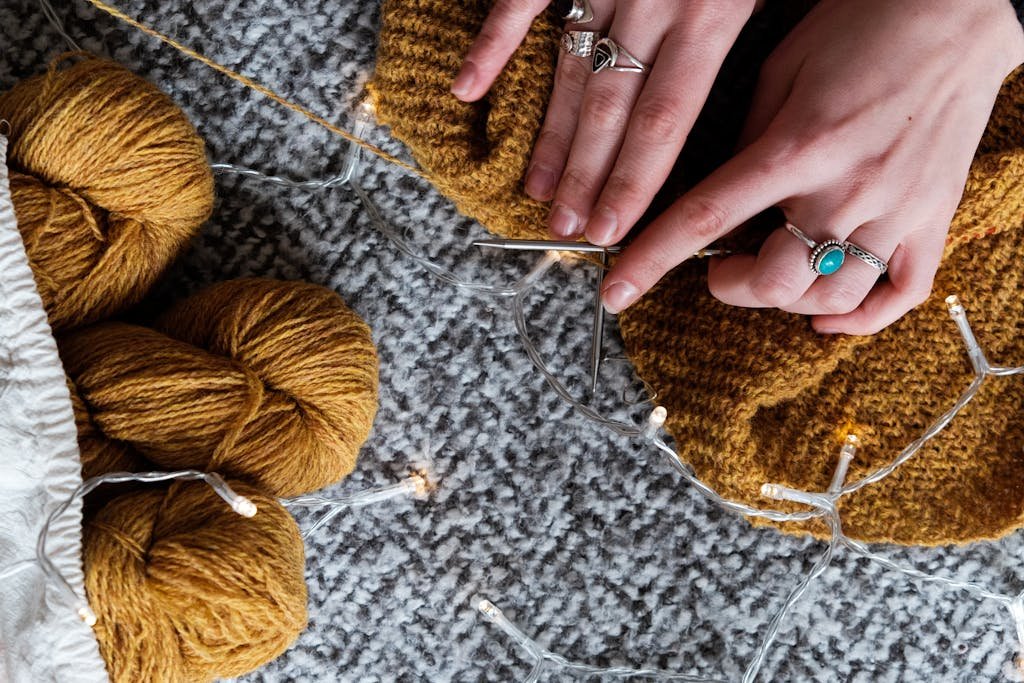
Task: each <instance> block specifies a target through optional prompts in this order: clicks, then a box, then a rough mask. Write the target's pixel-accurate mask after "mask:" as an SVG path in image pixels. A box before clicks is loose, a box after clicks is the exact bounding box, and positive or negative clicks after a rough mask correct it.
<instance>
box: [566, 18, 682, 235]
mask: <svg viewBox="0 0 1024 683" xmlns="http://www.w3.org/2000/svg"><path fill="white" fill-rule="evenodd" d="M651 29H652V25H651V21H650V18H649V17H647V16H645V15H644V14H643V13H640V12H636V11H632V12H629V13H626V12H619V13H617V14H616V15H615V19H614V20H613V22H612V27H611V29H610V30H609V36H613V37H614V40H615V42H616V43H618V44H619V45H620V46H621V49H623V50H626V51H628V52H629V54H632V55H633V56H634V57H636V59H638V60H640V61H641V62H643V63H644V64H648V65H649V64H651V63H652V62H653V60H654V57H655V55H656V54H657V52H658V45H659V44H660V43H661V39H662V35H663V34H662V31H661V30H660V29H658V28H655V29H654V30H651ZM618 63H619V64H629V60H628V59H627V58H626V57H625V56H624V55H620V56H619V58H618ZM645 78H646V74H642V73H623V72H615V71H609V70H605V71H601V72H600V73H595V74H592V75H591V76H590V78H589V80H588V81H587V87H586V90H585V92H584V95H583V103H582V106H581V109H580V116H579V123H578V125H577V127H576V134H575V135H574V136H573V141H572V146H571V148H570V150H569V158H568V160H567V161H566V166H565V172H564V173H563V174H562V177H561V180H560V182H559V184H558V188H557V190H556V191H555V199H554V204H553V205H552V210H551V219H550V228H551V232H552V234H553V235H555V236H556V237H559V238H562V239H566V238H573V237H576V236H578V235H580V234H581V233H582V232H583V227H584V226H585V225H586V223H587V220H588V219H589V216H590V211H591V207H593V205H594V200H596V199H597V195H598V193H599V192H600V190H601V187H603V186H604V183H605V180H606V179H607V178H608V174H609V172H610V171H611V168H612V165H613V163H614V161H615V157H616V156H617V155H618V153H619V148H620V146H621V145H622V139H623V137H624V136H625V133H626V126H627V125H628V123H629V118H630V115H631V113H632V111H633V105H634V104H635V102H636V100H637V97H638V96H639V94H640V91H641V89H642V88H643V85H644V80H645Z"/></svg>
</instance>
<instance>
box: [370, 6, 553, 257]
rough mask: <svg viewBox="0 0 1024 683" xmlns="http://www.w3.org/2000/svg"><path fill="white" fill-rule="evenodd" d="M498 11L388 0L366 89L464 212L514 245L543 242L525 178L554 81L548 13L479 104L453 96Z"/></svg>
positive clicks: (381, 116)
mask: <svg viewBox="0 0 1024 683" xmlns="http://www.w3.org/2000/svg"><path fill="white" fill-rule="evenodd" d="M492 4H493V3H492V2H489V1H487V0H467V1H464V2H433V1H419V0H417V1H414V2H409V1H408V0H385V2H384V3H383V5H382V7H381V32H380V45H379V47H378V51H377V68H376V73H375V74H374V77H373V81H372V82H371V83H370V84H369V86H368V87H369V90H370V94H371V96H372V98H373V102H374V105H375V107H376V110H377V118H378V120H379V121H380V122H381V123H384V124H387V125H390V126H391V129H392V131H393V133H394V135H395V137H397V138H398V139H399V140H402V141H403V142H405V143H406V144H407V145H408V146H409V148H410V149H411V150H412V153H413V156H415V157H416V161H417V162H419V164H420V166H421V167H423V168H424V169H425V170H426V171H427V172H428V173H429V174H431V177H432V179H433V181H434V182H435V184H436V185H437V188H438V189H439V190H440V191H441V192H442V193H444V194H445V195H446V196H447V197H449V198H451V199H452V201H454V202H455V205H456V207H458V209H459V211H461V212H462V213H464V214H466V215H467V216H471V217H473V218H476V219H477V220H479V221H480V222H481V223H483V224H484V225H486V226H487V227H488V228H489V229H490V230H492V231H494V232H497V233H499V234H502V235H506V236H508V237H516V238H528V237H530V238H532V237H543V236H544V235H545V234H546V232H547V228H546V226H547V214H548V210H547V207H546V206H545V205H544V204H541V203H540V202H537V201H535V200H533V199H530V198H529V197H527V196H526V194H525V193H524V192H523V182H522V178H523V175H524V173H525V172H526V165H527V163H528V162H529V160H530V150H531V149H532V148H533V140H534V138H535V137H536V136H537V133H538V132H539V131H540V125H541V122H542V118H541V116H538V114H542V113H543V111H544V108H545V106H546V104H547V99H548V93H549V91H550V89H551V81H552V79H553V78H554V66H555V52H554V51H553V50H552V47H553V46H554V45H555V41H556V40H557V37H558V32H557V31H556V29H555V25H554V23H553V22H552V21H551V20H550V18H548V17H547V16H546V15H542V16H541V17H540V18H539V19H538V20H537V21H536V22H535V23H534V27H533V29H532V30H531V31H530V34H529V35H528V36H527V37H526V40H525V41H524V42H523V44H522V46H520V48H519V50H517V51H516V54H515V56H514V57H513V59H512V60H511V61H510V62H509V64H508V66H507V67H506V68H505V70H504V71H503V72H502V74H501V75H500V76H499V77H498V79H497V80H496V81H495V83H494V86H493V87H492V88H491V91H490V93H489V94H488V95H487V96H486V97H485V98H484V99H483V100H481V101H480V102H476V103H471V104H467V103H465V102H461V101H459V100H457V99H455V97H454V96H453V95H452V94H451V92H450V88H451V84H452V79H453V78H454V77H455V73H456V72H457V71H458V70H459V66H460V64H461V63H462V57H463V55H464V53H465V50H466V49H467V48H468V47H469V44H470V42H472V39H473V37H474V36H475V35H476V34H477V32H478V31H479V30H480V24H481V23H483V20H484V17H486V16H487V12H488V11H489V10H490V7H491V5H492Z"/></svg>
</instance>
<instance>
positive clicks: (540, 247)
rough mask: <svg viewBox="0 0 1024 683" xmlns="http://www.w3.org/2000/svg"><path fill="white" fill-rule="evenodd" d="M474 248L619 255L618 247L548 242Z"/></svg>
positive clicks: (504, 242)
mask: <svg viewBox="0 0 1024 683" xmlns="http://www.w3.org/2000/svg"><path fill="white" fill-rule="evenodd" d="M473 246H474V247H493V248H496V249H520V250H523V251H581V252H590V253H599V254H601V253H603V254H617V253H619V247H618V246H612V247H602V246H600V245H598V244H589V243H587V242H549V241H548V240H477V241H475V242H473Z"/></svg>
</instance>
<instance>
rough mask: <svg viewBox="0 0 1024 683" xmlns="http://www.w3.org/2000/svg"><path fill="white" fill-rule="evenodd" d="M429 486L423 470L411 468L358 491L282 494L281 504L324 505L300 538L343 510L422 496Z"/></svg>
mask: <svg viewBox="0 0 1024 683" xmlns="http://www.w3.org/2000/svg"><path fill="white" fill-rule="evenodd" d="M433 487H434V484H433V482H432V481H431V479H430V478H429V476H428V475H427V474H426V473H425V472H413V473H412V474H410V475H409V476H408V477H406V478H405V479H402V480H401V481H399V482H397V483H395V484H388V485H387V486H379V487H377V488H372V489H367V490H366V491H360V492H359V493H353V494H349V495H343V496H336V497H327V496H296V497H294V498H283V499H282V500H281V504H282V505H284V506H285V507H288V508H300V507H301V508H323V507H326V508H328V510H327V512H325V513H324V514H323V515H322V516H321V517H320V518H319V519H317V521H316V522H315V523H314V524H313V525H312V526H311V527H309V528H308V529H306V531H304V532H303V533H302V537H303V538H309V536H311V535H312V534H313V533H315V532H316V531H317V530H318V529H320V528H321V527H323V526H324V525H326V524H327V523H328V522H330V521H331V520H332V519H334V518H335V517H337V516H338V515H340V514H341V513H342V512H344V511H345V510H349V509H351V508H358V507H364V506H366V505H374V504H376V503H382V502H384V501H387V500H391V499H393V498H400V497H403V496H404V497H414V498H424V497H426V495H427V494H428V493H429V492H430V491H431V490H432V489H433Z"/></svg>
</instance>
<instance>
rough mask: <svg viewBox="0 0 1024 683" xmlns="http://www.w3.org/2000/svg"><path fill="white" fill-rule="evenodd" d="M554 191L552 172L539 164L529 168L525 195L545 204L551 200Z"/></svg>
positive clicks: (553, 174)
mask: <svg viewBox="0 0 1024 683" xmlns="http://www.w3.org/2000/svg"><path fill="white" fill-rule="evenodd" d="M554 190H555V173H554V171H552V170H551V169H550V168H548V167H547V166H541V165H540V164H538V165H536V166H533V167H531V168H530V170H529V172H528V173H527V174H526V194H528V195H530V196H531V197H533V198H534V199H536V200H538V201H541V202H546V201H547V200H549V199H551V194H552V192H554Z"/></svg>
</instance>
